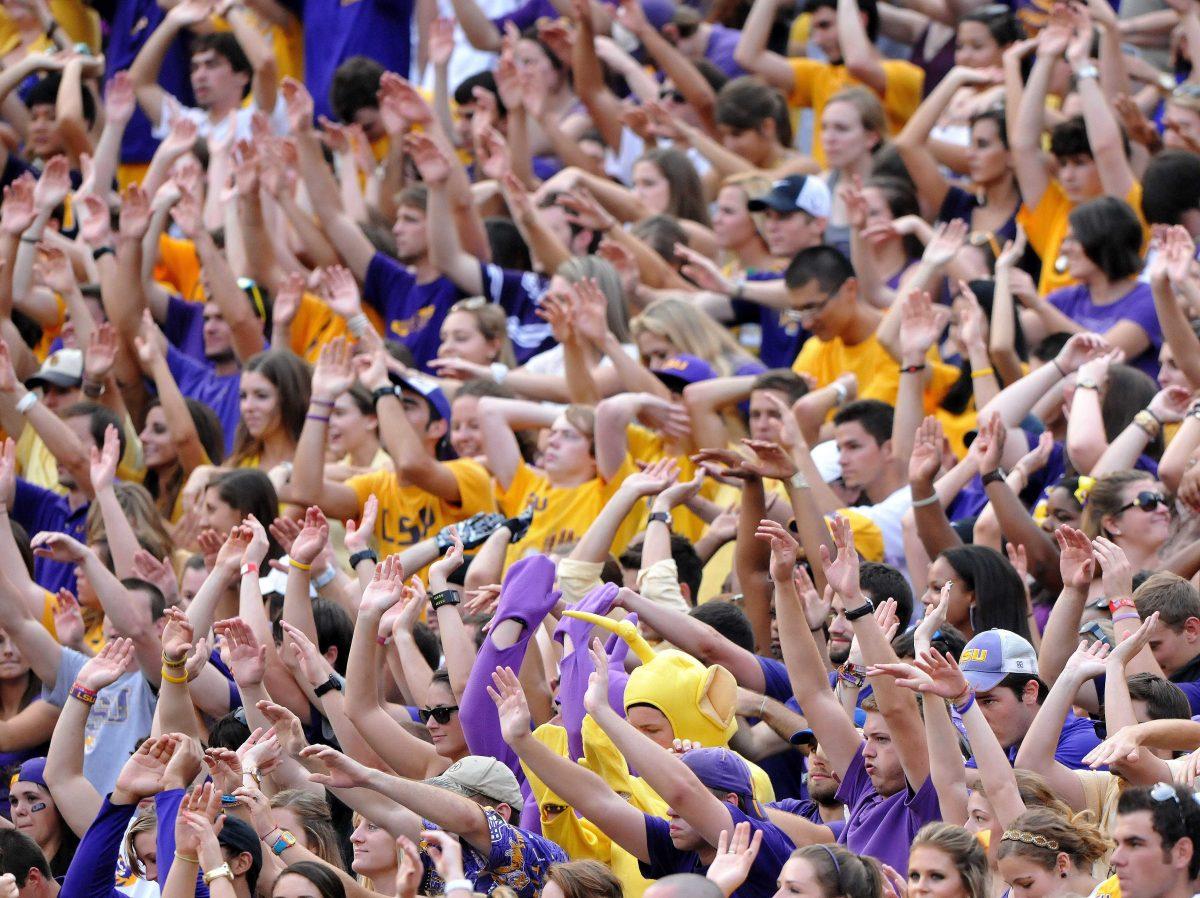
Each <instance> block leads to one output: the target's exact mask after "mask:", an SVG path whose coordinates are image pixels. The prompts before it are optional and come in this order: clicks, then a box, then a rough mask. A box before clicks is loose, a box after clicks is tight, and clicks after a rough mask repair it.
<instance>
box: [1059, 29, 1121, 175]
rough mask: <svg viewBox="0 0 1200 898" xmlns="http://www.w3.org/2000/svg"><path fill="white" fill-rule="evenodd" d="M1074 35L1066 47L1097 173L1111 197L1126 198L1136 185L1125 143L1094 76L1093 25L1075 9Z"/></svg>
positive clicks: (1098, 80)
mask: <svg viewBox="0 0 1200 898" xmlns="http://www.w3.org/2000/svg"><path fill="white" fill-rule="evenodd" d="M1075 13H1076V16H1077V17H1078V18H1077V22H1076V29H1075V35H1074V36H1073V37H1072V39H1071V42H1070V44H1068V45H1067V62H1068V63H1070V65H1071V71H1072V72H1073V73H1074V74H1075V89H1076V90H1077V91H1078V92H1079V97H1080V99H1081V100H1082V101H1083V122H1084V125H1085V126H1086V127H1087V135H1088V146H1089V147H1090V148H1091V151H1092V158H1094V159H1095V160H1096V172H1097V174H1099V175H1100V183H1101V185H1102V186H1103V187H1104V192H1105V193H1107V194H1108V195H1109V196H1115V197H1117V198H1118V199H1124V198H1125V197H1127V196H1129V191H1130V190H1132V189H1133V185H1134V184H1135V183H1136V182H1137V179H1136V177H1135V176H1134V174H1133V168H1132V166H1130V164H1129V157H1128V156H1127V155H1126V154H1125V140H1124V138H1123V136H1122V134H1121V126H1120V125H1118V124H1117V118H1116V116H1115V115H1113V111H1112V107H1111V106H1110V105H1109V99H1108V97H1106V96H1105V94H1104V90H1103V89H1102V88H1101V86H1100V79H1099V77H1097V76H1096V75H1095V74H1094V73H1096V72H1098V69H1097V67H1096V65H1095V63H1094V61H1093V60H1092V59H1091V46H1092V23H1091V20H1090V19H1089V18H1088V17H1087V15H1086V13H1085V12H1083V10H1080V9H1076V11H1075ZM1118 55H1119V54H1118Z"/></svg>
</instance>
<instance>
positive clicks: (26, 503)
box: [9, 477, 88, 593]
mask: <svg viewBox="0 0 1200 898" xmlns="http://www.w3.org/2000/svg"><path fill="white" fill-rule="evenodd" d="M87 512H88V505H87V503H84V504H83V505H81V506H79V507H78V508H76V509H74V510H72V509H71V506H70V503H68V502H67V497H66V496H60V495H59V494H58V493H54V492H51V491H50V490H47V489H42V488H41V487H40V486H37V485H36V484H33V483H30V482H29V481H28V480H26V479H25V478H24V477H18V478H17V484H16V488H15V489H14V490H13V506H12V508H10V509H9V516H10V517H11V518H12V519H13V520H14V521H16V522H17V523H18V524H20V525H21V526H22V527H24V528H25V532H26V533H28V534H29V536H30V538H31V539H32V538H33V537H34V536H37V535H38V534H39V533H41V532H42V531H43V530H49V531H53V532H56V533H65V534H67V536H73V537H75V539H77V540H79V541H80V542H87ZM33 580H34V582H35V583H37V585H38V586H40V587H41V588H42V589H44V590H46V591H47V592H52V593H57V592H58V591H59V590H60V589H69V590H70V591H71V592H75V565H73V564H65V563H63V562H61V561H51V560H50V559H49V558H41V557H37V558H34V559H33Z"/></svg>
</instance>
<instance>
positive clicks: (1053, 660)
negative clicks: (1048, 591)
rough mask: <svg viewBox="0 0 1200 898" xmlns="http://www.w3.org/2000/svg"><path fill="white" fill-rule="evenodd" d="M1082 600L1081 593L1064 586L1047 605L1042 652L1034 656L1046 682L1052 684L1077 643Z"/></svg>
mask: <svg viewBox="0 0 1200 898" xmlns="http://www.w3.org/2000/svg"><path fill="white" fill-rule="evenodd" d="M1086 601H1087V595H1086V593H1085V592H1083V591H1081V590H1076V589H1072V588H1064V589H1063V591H1062V592H1060V593H1059V594H1058V599H1057V600H1056V601H1055V602H1054V604H1053V605H1051V606H1050V618H1049V619H1048V620H1047V621H1046V627H1045V629H1044V630H1043V631H1042V651H1041V653H1040V654H1039V655H1038V672H1039V673H1040V674H1041V677H1042V679H1043V680H1044V681H1045V682H1047V683H1050V684H1054V683H1055V681H1056V680H1057V679H1058V676H1059V674H1060V673H1062V669H1063V665H1064V664H1066V663H1067V659H1068V658H1070V657H1071V652H1073V651H1074V650H1075V649H1074V647H1075V646H1076V645H1078V644H1079V621H1080V619H1081V618H1082V617H1083V608H1084V604H1085V603H1086Z"/></svg>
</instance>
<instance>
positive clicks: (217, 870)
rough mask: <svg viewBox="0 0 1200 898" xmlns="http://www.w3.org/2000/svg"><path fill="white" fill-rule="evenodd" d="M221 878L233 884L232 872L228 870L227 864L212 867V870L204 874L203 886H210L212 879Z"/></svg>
mask: <svg viewBox="0 0 1200 898" xmlns="http://www.w3.org/2000/svg"><path fill="white" fill-rule="evenodd" d="M221 878H225V879H228V880H229V881H230V882H233V871H232V870H230V869H229V863H228V862H226V863H224V864H222V865H221V866H219V867H213V869H211V870H209V871H207V872H206V873H205V874H204V884H205V885H206V886H207V885H211V884H212V881H213V880H214V879H221Z"/></svg>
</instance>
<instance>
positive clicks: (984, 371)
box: [971, 368, 996, 380]
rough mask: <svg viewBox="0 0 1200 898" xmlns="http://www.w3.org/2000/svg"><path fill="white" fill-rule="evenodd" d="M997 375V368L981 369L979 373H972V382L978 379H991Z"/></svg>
mask: <svg viewBox="0 0 1200 898" xmlns="http://www.w3.org/2000/svg"><path fill="white" fill-rule="evenodd" d="M995 373H996V369H995V368H980V369H979V370H978V371H972V372H971V380H974V379H975V378H977V377H991V376H992V375H993V374H995Z"/></svg>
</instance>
